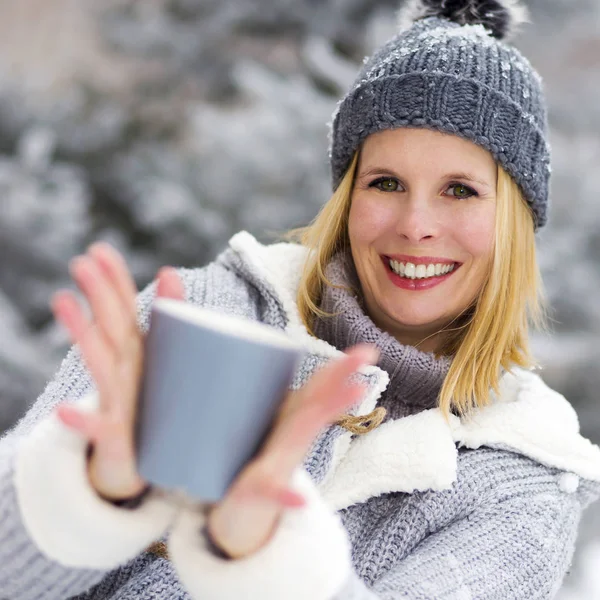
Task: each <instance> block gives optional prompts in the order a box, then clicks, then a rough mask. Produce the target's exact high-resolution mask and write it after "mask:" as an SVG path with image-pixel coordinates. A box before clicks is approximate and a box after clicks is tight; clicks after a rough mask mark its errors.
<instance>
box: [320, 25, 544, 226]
mask: <svg viewBox="0 0 600 600" xmlns="http://www.w3.org/2000/svg"><path fill="white" fill-rule="evenodd" d="M399 127H425V128H429V129H434V130H438V131H441V132H445V133H450V134H455V135H459V136H461V137H463V138H465V139H468V140H470V141H472V142H474V143H476V144H478V145H479V146H482V147H483V148H485V149H486V150H488V151H489V152H491V154H492V155H493V157H494V158H495V159H496V161H497V162H498V163H500V164H501V165H502V167H503V168H504V169H505V170H506V171H507V172H508V173H509V174H510V175H511V176H512V177H513V179H514V180H515V181H516V182H517V184H518V185H519V186H520V188H521V190H522V191H523V194H524V196H525V199H526V200H527V202H528V203H529V205H530V206H531V208H532V210H533V213H534V217H535V218H534V222H535V228H536V229H538V228H540V227H542V226H543V225H545V223H546V221H547V209H548V186H549V179H550V171H551V167H550V146H549V142H548V124H547V108H546V103H545V98H544V94H543V89H542V81H541V78H540V76H539V74H538V73H537V72H536V71H535V69H534V68H533V67H532V66H531V64H530V62H529V61H528V60H527V59H526V58H525V57H524V56H523V55H522V54H521V53H520V52H519V51H518V50H517V49H516V48H514V47H512V46H510V45H508V44H506V43H504V42H502V41H500V40H497V39H496V38H494V37H493V36H492V35H491V32H490V31H488V30H487V29H485V28H484V27H483V25H481V24H476V25H459V24H457V23H454V22H452V21H449V20H447V19H444V18H439V17H428V18H425V19H422V20H419V21H417V22H416V23H415V24H414V25H413V26H412V27H410V28H409V29H408V30H406V31H403V32H401V33H399V34H398V35H396V36H395V37H394V38H392V39H391V40H390V41H389V42H387V43H386V44H385V45H383V46H382V47H381V48H380V49H379V50H377V51H376V52H375V53H374V54H373V56H372V57H371V58H369V59H367V60H366V62H365V64H364V65H363V67H362V69H361V71H360V73H359V75H358V77H357V79H356V80H355V82H354V84H353V85H352V87H351V88H350V90H349V91H348V93H347V94H346V95H345V97H344V98H343V99H342V100H341V101H340V103H339V104H338V106H337V108H336V111H335V112H334V115H333V119H332V125H331V130H330V150H329V154H330V162H331V173H332V183H333V188H334V189H335V188H337V186H338V185H339V183H340V181H341V180H342V178H343V176H344V174H345V173H346V171H347V170H348V167H349V166H350V162H351V160H352V157H353V155H354V153H355V151H356V150H357V149H358V148H359V146H360V144H361V143H362V142H363V140H365V138H366V137H367V136H369V135H370V134H372V133H375V132H377V131H381V130H384V129H395V128H399Z"/></svg>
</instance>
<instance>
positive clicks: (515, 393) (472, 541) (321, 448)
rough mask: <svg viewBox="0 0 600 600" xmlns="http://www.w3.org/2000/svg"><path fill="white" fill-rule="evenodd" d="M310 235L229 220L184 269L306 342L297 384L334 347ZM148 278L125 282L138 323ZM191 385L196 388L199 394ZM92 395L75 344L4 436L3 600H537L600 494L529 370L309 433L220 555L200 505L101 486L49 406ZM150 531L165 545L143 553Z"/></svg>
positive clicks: (366, 406) (0, 470) (372, 376)
mask: <svg viewBox="0 0 600 600" xmlns="http://www.w3.org/2000/svg"><path fill="white" fill-rule="evenodd" d="M305 256H306V249H305V248H303V247H301V246H299V245H296V244H288V243H279V244H271V245H268V246H267V245H262V244H260V243H259V242H257V241H256V240H255V239H254V238H253V237H252V236H251V235H250V234H248V233H246V232H240V233H238V234H237V235H235V236H234V237H233V238H232V239H231V240H230V242H229V247H228V248H227V249H226V250H225V251H224V252H223V253H222V254H220V255H219V256H218V257H217V259H216V260H215V261H214V262H212V263H210V264H209V265H207V266H204V267H201V268H195V269H186V268H181V269H179V274H180V275H181V276H182V278H183V280H184V285H185V292H186V300H187V301H188V302H191V303H193V304H195V305H198V306H203V307H208V308H214V309H217V310H220V311H223V312H226V313H229V314H233V315H238V316H244V317H246V318H249V319H253V320H257V321H261V322H263V323H267V324H270V325H272V326H274V327H277V328H279V329H282V330H285V331H286V332H287V334H288V335H289V336H291V337H292V338H294V339H295V340H296V341H297V342H298V343H299V344H300V345H301V346H302V347H303V348H304V349H305V350H306V351H307V354H306V357H305V359H304V361H303V362H302V365H301V367H300V368H299V369H298V371H297V373H296V377H295V380H294V383H293V386H294V387H299V386H301V385H302V384H303V383H304V382H306V381H307V380H308V379H309V378H310V376H311V374H312V373H313V372H314V371H315V370H316V369H317V368H318V367H320V366H321V365H323V364H325V363H326V362H327V361H329V360H331V359H332V358H335V357H337V356H340V355H341V352H340V351H339V350H337V349H336V348H335V347H333V346H331V345H330V344H328V343H327V342H325V341H323V340H320V339H316V338H314V337H313V336H311V335H310V334H309V333H308V331H307V330H306V328H305V327H304V325H303V324H302V321H301V319H300V316H299V313H298V309H297V305H296V301H295V293H296V290H297V286H298V281H299V276H300V272H301V268H302V264H303V261H304V258H305ZM155 292H156V283H155V282H153V283H152V284H150V285H149V286H148V287H146V288H145V289H144V290H143V291H142V292H141V293H140V294H139V295H138V299H137V301H138V317H139V319H138V320H139V324H140V327H141V328H142V330H143V331H147V329H148V326H149V317H150V310H151V305H152V301H153V298H154V295H155ZM361 376H362V378H363V379H364V381H365V382H366V383H367V384H368V387H367V389H366V391H365V393H364V395H363V397H362V398H361V400H360V402H359V403H358V404H356V405H355V407H354V409H353V410H352V413H353V414H356V415H361V414H368V413H369V412H371V411H372V410H373V409H374V408H375V406H376V404H377V400H378V398H379V397H380V395H381V393H382V391H383V390H384V389H385V388H386V385H387V383H388V375H387V373H385V372H384V371H382V370H381V369H379V368H378V367H375V366H369V367H365V368H363V369H362V375H361ZM200 391H201V390H199V392H200ZM64 400H72V401H74V402H78V403H79V404H80V405H81V406H85V407H87V408H88V410H96V409H97V404H98V403H97V394H96V391H95V387H94V384H93V382H92V380H91V377H90V374H89V372H88V371H87V369H86V367H85V366H84V364H83V362H82V359H81V355H80V353H79V351H78V349H77V348H76V347H74V348H72V349H71V350H70V352H69V353H68V355H67V356H66V358H65V359H64V361H63V363H62V365H61V366H60V369H59V370H58V372H57V373H56V375H55V377H54V378H53V380H52V381H50V382H49V383H48V385H47V387H46V389H45V390H44V392H43V393H42V394H41V395H40V397H39V398H38V399H37V401H36V402H35V404H34V405H33V406H32V408H31V409H30V410H29V411H28V413H27V414H26V416H25V417H24V418H23V419H22V420H21V421H20V422H19V423H18V424H17V425H16V426H15V427H14V428H13V429H12V430H11V431H10V432H9V433H8V434H7V435H5V436H4V438H3V439H2V440H1V442H0V487H1V494H0V514H1V520H0V598H9V599H11V600H41V599H45V600H58V599H61V600H62V599H65V598H71V597H74V598H77V599H78V600H84V599H85V600H92V599H93V600H133V599H136V600H151V599H159V598H160V600H175V599H178V600H189V599H196V600H220V599H223V600H225V599H228V600H229V599H230V600H254V599H256V600H258V599H259V598H260V599H261V600H282V599H284V598H285V599H286V600H300V599H302V600H368V599H369V600H375V599H384V598H385V599H387V600H390V599H398V600H399V599H401V598H402V599H410V600H424V599H431V600H433V599H436V600H459V599H460V600H466V599H469V600H476V599H479V600H513V599H514V600H535V599H541V598H552V597H553V596H554V594H555V593H556V591H557V590H558V588H559V587H560V585H561V582H562V580H563V577H564V576H565V574H566V572H567V570H568V567H569V565H570V561H571V559H572V555H573V550H574V545H575V540H576V537H577V528H578V524H579V520H580V516H581V513H582V510H583V509H584V508H585V507H586V506H587V505H589V504H590V503H591V502H592V501H594V500H596V499H597V498H598V496H599V495H600V448H598V446H596V445H594V444H592V443H591V442H590V441H589V440H587V439H585V438H583V437H582V436H581V435H580V433H579V424H578V419H577V416H576V413H575V411H574V409H573V408H572V406H571V405H570V404H569V402H568V401H567V400H566V399H565V398H564V397H563V396H562V395H560V394H558V393H557V392H555V391H553V390H552V389H550V388H549V387H548V386H547V385H546V384H545V383H544V382H543V380H542V379H541V378H540V376H539V375H537V374H536V373H534V372H532V371H528V370H524V369H520V368H519V369H514V371H513V373H512V374H510V373H504V375H503V377H502V379H501V385H500V393H499V394H493V400H494V401H493V403H492V404H491V405H489V406H487V407H485V408H481V409H478V410H477V411H475V412H474V413H472V414H471V415H470V416H469V417H465V418H462V419H461V418H459V417H457V416H454V415H451V416H450V421H449V423H448V422H446V421H445V420H444V418H443V417H442V414H441V412H440V410H439V409H438V408H434V409H430V410H425V411H422V412H420V413H418V414H415V415H411V416H409V417H405V418H401V419H397V420H392V421H388V422H386V423H383V424H382V425H380V426H379V427H377V428H376V429H374V430H373V431H370V432H369V433H367V434H365V435H360V436H356V435H353V434H351V433H350V432H349V431H346V430H345V429H343V428H341V427H340V426H338V425H332V426H330V427H327V428H325V429H324V430H323V431H322V432H321V433H320V435H319V436H318V437H317V439H316V440H315V442H314V444H313V446H312V448H311V450H310V452H309V453H308V454H307V455H306V457H305V461H304V464H303V465H302V466H300V467H299V468H298V469H297V471H296V474H295V477H294V485H295V486H296V488H297V489H298V490H299V491H300V492H301V493H302V494H303V495H304V496H305V497H306V498H307V500H308V502H307V505H306V506H305V507H303V508H301V509H292V510H289V511H286V512H285V514H284V516H283V518H282V520H281V522H280V524H279V526H278V529H277V530H276V532H275V534H274V535H273V537H272V538H271V540H270V541H269V542H268V544H267V545H266V546H265V547H264V548H262V549H261V550H260V551H258V552H257V553H256V554H254V555H252V556H250V557H247V558H245V559H240V560H226V559H223V558H221V557H219V556H217V555H216V554H214V553H212V552H211V550H210V548H209V546H208V545H207V544H206V540H204V539H203V538H202V537H201V534H200V533H199V532H200V530H201V527H202V525H203V523H204V522H203V518H204V517H203V516H202V515H200V514H198V512H193V511H191V510H188V509H176V508H174V506H173V504H172V503H169V502H167V501H166V500H165V498H164V496H162V495H160V494H159V493H154V494H152V495H151V496H150V497H148V498H147V500H146V501H145V502H144V503H143V504H142V505H141V506H140V507H139V508H137V509H134V510H131V509H127V508H120V507H117V506H114V505H112V504H110V503H108V502H105V501H104V500H102V499H101V498H100V497H99V496H97V495H96V494H95V493H94V491H93V489H92V488H91V486H90V484H89V482H88V479H87V474H86V458H85V446H86V444H85V441H84V440H83V439H81V437H80V436H78V435H77V434H76V433H74V432H73V431H70V430H68V429H67V428H66V427H65V426H63V425H62V424H61V423H60V422H59V420H58V419H57V418H56V417H55V416H54V414H53V413H52V409H53V407H54V406H55V405H56V404H57V403H59V402H61V401H64ZM158 539H163V540H164V541H166V543H167V547H168V551H169V557H168V559H167V558H165V557H161V556H159V555H157V554H156V553H152V552H149V551H148V550H147V549H148V547H149V545H150V544H151V543H152V542H153V541H155V540H158Z"/></svg>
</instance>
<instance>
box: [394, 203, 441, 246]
mask: <svg viewBox="0 0 600 600" xmlns="http://www.w3.org/2000/svg"><path fill="white" fill-rule="evenodd" d="M434 209H435V207H434V206H433V203H432V202H431V201H430V200H429V199H428V198H427V197H425V196H423V195H417V194H407V195H406V197H405V201H404V202H401V203H400V204H399V207H398V215H397V220H396V233H397V234H398V235H399V236H400V237H402V238H404V239H405V240H406V241H408V242H410V243H412V244H416V243H418V242H420V241H422V240H431V239H434V238H436V237H437V236H438V235H439V230H440V221H439V215H438V214H437V213H436V211H435V210H434Z"/></svg>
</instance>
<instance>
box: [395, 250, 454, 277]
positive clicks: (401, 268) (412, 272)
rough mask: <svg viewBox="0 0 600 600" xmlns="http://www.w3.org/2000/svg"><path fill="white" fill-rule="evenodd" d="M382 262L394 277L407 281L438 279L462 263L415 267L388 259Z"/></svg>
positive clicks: (452, 271)
mask: <svg viewBox="0 0 600 600" xmlns="http://www.w3.org/2000/svg"><path fill="white" fill-rule="evenodd" d="M384 262H385V263H386V266H387V267H388V268H389V269H390V271H391V272H392V273H394V275H397V276H398V277H401V278H402V279H406V280H409V281H426V280H428V279H434V280H435V279H440V278H442V277H445V276H447V275H450V274H451V273H454V271H456V270H457V269H458V268H459V267H460V266H461V265H462V263H459V262H455V263H452V264H445V265H442V264H440V263H438V264H435V265H434V264H432V265H423V264H421V265H415V264H414V263H410V262H408V263H399V262H397V261H394V260H392V259H390V258H389V257H387V256H386V257H384Z"/></svg>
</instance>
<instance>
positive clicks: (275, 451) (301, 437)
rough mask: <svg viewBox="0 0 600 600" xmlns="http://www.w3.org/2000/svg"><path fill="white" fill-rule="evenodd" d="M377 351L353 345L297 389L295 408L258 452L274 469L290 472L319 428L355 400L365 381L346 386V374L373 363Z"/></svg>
mask: <svg viewBox="0 0 600 600" xmlns="http://www.w3.org/2000/svg"><path fill="white" fill-rule="evenodd" d="M377 356H378V353H377V351H376V350H375V351H374V350H373V349H372V347H369V346H366V347H365V346H357V347H355V348H353V349H352V350H351V351H349V353H348V354H347V355H346V356H345V357H344V358H342V359H341V360H339V361H335V362H334V363H330V364H329V365H327V366H326V367H325V368H324V369H322V371H321V372H319V373H317V374H316V375H315V376H314V377H313V378H312V379H311V380H310V381H309V382H308V383H307V384H306V386H305V388H304V389H302V390H300V392H298V394H300V396H301V397H300V398H296V402H297V408H296V410H294V411H290V412H289V414H288V416H287V418H285V419H282V420H280V421H279V422H277V424H276V426H275V429H274V431H273V432H272V433H271V435H270V436H269V438H268V440H267V443H266V444H265V447H264V451H263V452H262V453H261V455H259V457H262V458H264V459H266V460H267V461H268V462H269V463H270V464H271V468H272V469H273V470H274V471H275V472H285V474H286V476H287V475H291V473H292V472H293V469H294V468H295V467H296V466H297V465H298V464H300V463H301V462H302V460H303V458H304V456H305V454H306V452H307V451H308V450H309V449H310V446H311V444H312V443H313V441H314V439H315V437H316V436H317V434H318V433H319V432H320V431H321V429H322V428H323V427H324V426H326V425H327V424H329V423H330V422H331V421H333V420H334V419H335V418H337V417H338V416H339V415H340V414H341V413H342V412H343V411H344V410H345V409H346V408H347V407H348V406H351V405H353V404H354V403H356V402H357V401H358V399H359V398H360V397H361V395H362V394H363V393H364V391H365V384H363V383H355V384H353V385H348V381H347V380H348V377H349V376H350V375H352V374H353V373H354V372H355V371H356V370H357V369H358V368H359V367H360V366H361V365H363V364H365V363H366V362H367V363H369V362H374V361H375V360H376V359H377Z"/></svg>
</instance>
